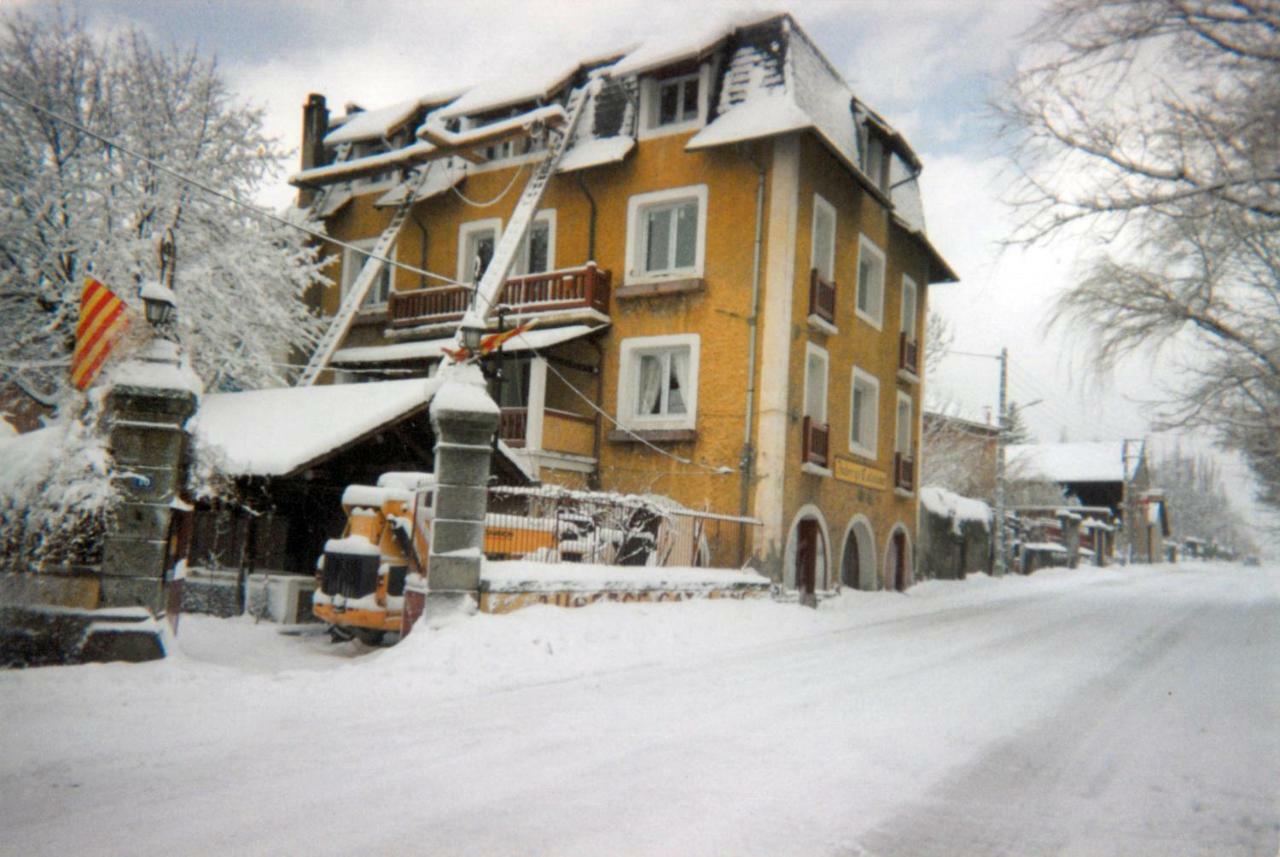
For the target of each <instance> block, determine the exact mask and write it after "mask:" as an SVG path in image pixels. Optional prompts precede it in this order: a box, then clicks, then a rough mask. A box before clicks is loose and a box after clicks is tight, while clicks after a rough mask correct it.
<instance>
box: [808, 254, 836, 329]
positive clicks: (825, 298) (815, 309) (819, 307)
mask: <svg viewBox="0 0 1280 857" xmlns="http://www.w3.org/2000/svg"><path fill="white" fill-rule="evenodd" d="M809 314H810V315H816V316H817V317H818V318H820V319H822V320H823V321H825V322H827V323H828V324H835V323H836V284H835V281H834V280H824V279H823V278H822V277H821V276H820V275H819V274H818V269H817V268H810V269H809Z"/></svg>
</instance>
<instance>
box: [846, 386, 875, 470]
mask: <svg viewBox="0 0 1280 857" xmlns="http://www.w3.org/2000/svg"><path fill="white" fill-rule="evenodd" d="M859 382H861V383H862V384H863V385H864V386H868V387H870V388H871V404H872V406H873V408H872V413H871V420H870V423H869V428H870V435H871V436H870V437H869V438H865V440H866V441H867V442H866V443H863V440H864V439H862V438H859V437H857V435H856V432H857V430H858V428H859V426H858V423H857V420H856V419H855V415H854V413H853V402H854V390H855V389H856V387H857V385H858V383H859ZM879 435H880V379H879V378H877V377H876V376H875V375H872V374H871V373H870V372H867V371H866V370H863V369H859V368H858V367H857V366H854V367H853V372H852V373H851V375H850V377H849V451H850V452H852V453H853V454H854V455H860V456H862V457H863V458H870V459H871V460H873V461H874V460H875V459H876V458H877V457H878V450H879V446H880V437H879Z"/></svg>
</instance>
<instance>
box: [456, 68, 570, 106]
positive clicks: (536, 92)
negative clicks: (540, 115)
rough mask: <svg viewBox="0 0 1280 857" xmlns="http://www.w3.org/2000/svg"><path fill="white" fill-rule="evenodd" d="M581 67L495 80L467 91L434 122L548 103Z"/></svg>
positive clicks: (552, 69) (545, 69)
mask: <svg viewBox="0 0 1280 857" xmlns="http://www.w3.org/2000/svg"><path fill="white" fill-rule="evenodd" d="M578 68H579V65H578V63H574V64H573V65H560V64H557V65H555V66H552V67H550V68H543V69H541V70H531V71H528V72H526V73H523V74H520V75H509V76H507V77H500V78H494V79H492V80H488V81H485V82H484V83H481V84H479V85H478V86H475V87H472V88H471V89H469V90H467V92H466V94H465V95H463V96H462V97H461V98H459V99H458V100H457V101H455V102H453V103H452V104H450V105H449V106H448V107H446V108H444V109H443V110H437V111H436V112H435V114H434V115H433V118H437V119H453V118H455V117H458V116H470V115H472V114H475V113H488V112H490V111H493V110H501V109H502V108H504V107H513V106H515V105H517V104H525V103H527V102H530V101H547V100H548V99H550V98H551V97H552V96H553V95H555V94H556V92H558V91H559V90H560V89H562V88H564V86H565V84H567V83H568V82H569V81H570V80H572V79H573V77H574V75H576V74H577V73H578Z"/></svg>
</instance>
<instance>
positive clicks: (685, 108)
mask: <svg viewBox="0 0 1280 857" xmlns="http://www.w3.org/2000/svg"><path fill="white" fill-rule="evenodd" d="M697 119H698V75H696V74H687V75H685V76H684V77H675V78H672V79H671V80H663V81H659V83H658V115H657V118H656V121H655V122H654V123H653V124H654V125H655V126H661V125H676V124H678V123H681V122H696V121H697Z"/></svg>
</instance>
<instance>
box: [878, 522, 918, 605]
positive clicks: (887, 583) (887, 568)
mask: <svg viewBox="0 0 1280 857" xmlns="http://www.w3.org/2000/svg"><path fill="white" fill-rule="evenodd" d="M911 578H912V575H911V543H910V542H909V541H908V540H907V531H906V529H904V528H903V526H902V525H901V524H899V525H898V526H896V527H894V528H893V533H892V534H891V535H890V536H889V543H888V544H887V545H886V546H885V552H884V588H885V589H893V590H896V591H898V592H904V591H905V590H906V589H907V587H908V586H910V585H911Z"/></svg>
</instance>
